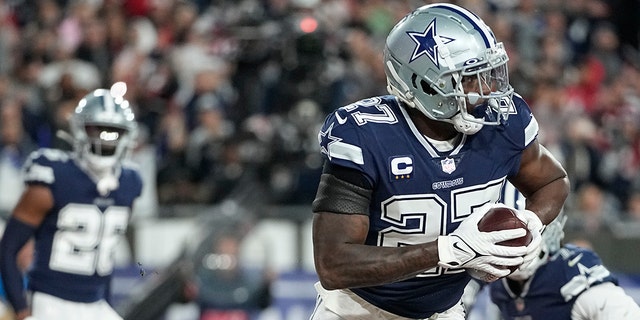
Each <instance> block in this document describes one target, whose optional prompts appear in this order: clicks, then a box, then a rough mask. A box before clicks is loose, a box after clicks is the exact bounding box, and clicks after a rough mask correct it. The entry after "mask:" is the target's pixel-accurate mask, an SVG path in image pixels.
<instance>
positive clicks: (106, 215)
mask: <svg viewBox="0 0 640 320" xmlns="http://www.w3.org/2000/svg"><path fill="white" fill-rule="evenodd" d="M119 87H120V88H121V87H122V86H115V85H114V87H112V89H111V90H107V89H97V90H95V91H93V92H91V93H89V94H87V95H86V96H85V97H84V98H83V99H82V100H80V102H79V103H78V105H77V107H76V109H75V111H74V113H73V114H72V115H71V117H70V128H71V136H72V138H73V146H74V148H73V152H66V151H61V150H55V149H40V150H38V151H35V152H34V153H33V154H32V155H31V156H30V158H29V160H27V162H26V163H25V165H24V181H25V184H26V189H25V191H24V193H23V194H22V197H21V198H20V200H19V202H18V204H17V205H16V206H15V208H14V210H13V212H12V215H11V218H10V220H9V222H8V223H7V227H6V230H5V232H4V235H3V237H2V241H1V242H0V272H1V274H2V280H3V281H4V286H5V290H6V293H7V297H8V300H9V302H10V303H11V306H12V307H13V309H14V311H15V313H16V316H17V319H18V320H23V319H35V320H71V319H78V320H80V319H82V320H85V319H103V320H112V319H113V320H117V319H120V320H121V319H122V318H121V317H120V316H119V315H118V314H117V313H116V312H115V311H114V310H113V309H112V307H111V306H110V305H109V304H108V302H107V298H108V294H109V285H110V278H111V273H112V270H113V267H114V261H113V255H114V249H115V247H116V244H117V243H118V241H119V240H120V239H121V238H122V236H123V235H124V233H125V230H126V228H127V224H128V222H129V218H130V213H131V209H132V205H133V203H134V200H135V199H136V198H137V197H138V196H139V195H140V193H141V190H142V180H141V177H140V175H139V173H138V171H137V170H136V169H134V168H132V167H130V166H125V165H124V164H123V160H124V159H125V156H126V155H127V154H128V153H129V151H130V149H131V148H132V146H133V142H134V136H135V133H136V128H137V124H136V121H135V118H134V114H133V112H132V110H131V108H130V106H129V102H128V101H127V100H125V99H124V96H123V95H124V91H122V90H114V89H117V88H119ZM118 91H120V92H118ZM30 238H34V239H35V244H34V245H35V254H34V257H33V262H32V265H31V267H30V269H29V271H28V274H27V277H28V289H29V290H28V291H29V293H30V294H29V295H27V293H26V290H25V289H24V285H23V280H22V279H23V276H22V274H21V273H20V271H19V269H18V266H17V263H16V255H17V253H18V251H19V250H20V248H22V247H23V245H24V244H25V243H26V242H27V241H28V240H29V239H30Z"/></svg>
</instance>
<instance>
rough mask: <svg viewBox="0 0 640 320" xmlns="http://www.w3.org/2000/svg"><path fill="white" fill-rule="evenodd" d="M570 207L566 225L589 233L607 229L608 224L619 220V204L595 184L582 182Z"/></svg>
mask: <svg viewBox="0 0 640 320" xmlns="http://www.w3.org/2000/svg"><path fill="white" fill-rule="evenodd" d="M573 201H574V203H573V206H571V207H570V213H571V215H570V216H569V219H568V221H567V226H568V227H569V228H572V229H574V230H579V231H582V232H584V233H586V234H591V233H593V232H596V231H607V230H608V227H607V226H608V225H609V224H612V223H614V222H617V221H619V220H620V216H619V212H620V204H619V203H618V202H617V200H616V199H615V197H613V196H612V195H611V194H609V193H607V192H606V191H605V190H603V189H601V188H600V187H598V186H597V185H595V184H591V183H589V184H584V185H582V186H581V187H580V188H579V189H578V190H577V192H576V195H575V199H573Z"/></svg>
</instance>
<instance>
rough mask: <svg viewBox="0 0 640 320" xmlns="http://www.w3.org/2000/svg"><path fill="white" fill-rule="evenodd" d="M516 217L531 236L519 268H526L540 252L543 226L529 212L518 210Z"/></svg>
mask: <svg viewBox="0 0 640 320" xmlns="http://www.w3.org/2000/svg"><path fill="white" fill-rule="evenodd" d="M516 216H517V217H518V219H520V220H522V222H524V223H525V224H526V225H527V229H529V232H531V235H532V236H533V238H532V239H531V243H529V245H528V246H527V253H526V254H525V255H524V257H523V258H524V261H523V262H522V265H521V266H520V268H526V267H527V266H528V265H529V264H530V263H531V262H532V261H533V260H534V259H535V258H536V257H537V256H538V255H539V254H540V250H542V246H541V245H542V230H544V225H543V224H542V221H540V218H539V217H538V215H537V214H535V213H534V212H533V211H530V210H526V209H524V210H518V211H517V212H516Z"/></svg>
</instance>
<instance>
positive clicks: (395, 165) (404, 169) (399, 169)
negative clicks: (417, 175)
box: [391, 157, 413, 176]
mask: <svg viewBox="0 0 640 320" xmlns="http://www.w3.org/2000/svg"><path fill="white" fill-rule="evenodd" d="M412 172H413V159H411V158H410V157H398V158H393V159H391V173H392V174H394V175H396V176H401V175H405V174H410V173H412Z"/></svg>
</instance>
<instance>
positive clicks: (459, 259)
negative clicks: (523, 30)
mask: <svg viewBox="0 0 640 320" xmlns="http://www.w3.org/2000/svg"><path fill="white" fill-rule="evenodd" d="M493 206H495V204H487V205H485V206H483V207H482V208H480V210H478V211H476V212H474V213H472V214H470V215H469V216H468V217H467V218H465V219H464V221H462V223H460V225H459V226H458V228H457V229H456V230H454V231H453V232H452V233H450V234H449V235H446V236H439V237H438V256H439V259H440V261H439V262H438V265H439V266H441V267H443V268H466V269H475V270H479V271H483V272H486V273H488V274H490V275H493V276H495V277H497V278H501V277H504V276H507V275H508V274H509V273H510V270H509V269H507V268H504V267H505V266H519V265H522V263H523V261H524V259H523V256H524V255H525V254H526V253H527V252H528V251H527V248H528V247H524V246H522V247H509V246H502V245H497V244H496V243H498V242H501V241H506V240H511V239H516V238H520V237H522V236H524V235H525V234H526V231H525V230H523V229H522V228H518V229H509V230H501V231H492V232H482V231H480V230H478V221H480V219H482V217H483V216H484V215H485V214H486V213H487V211H488V210H489V208H492V207H493ZM538 246H539V244H538Z"/></svg>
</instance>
